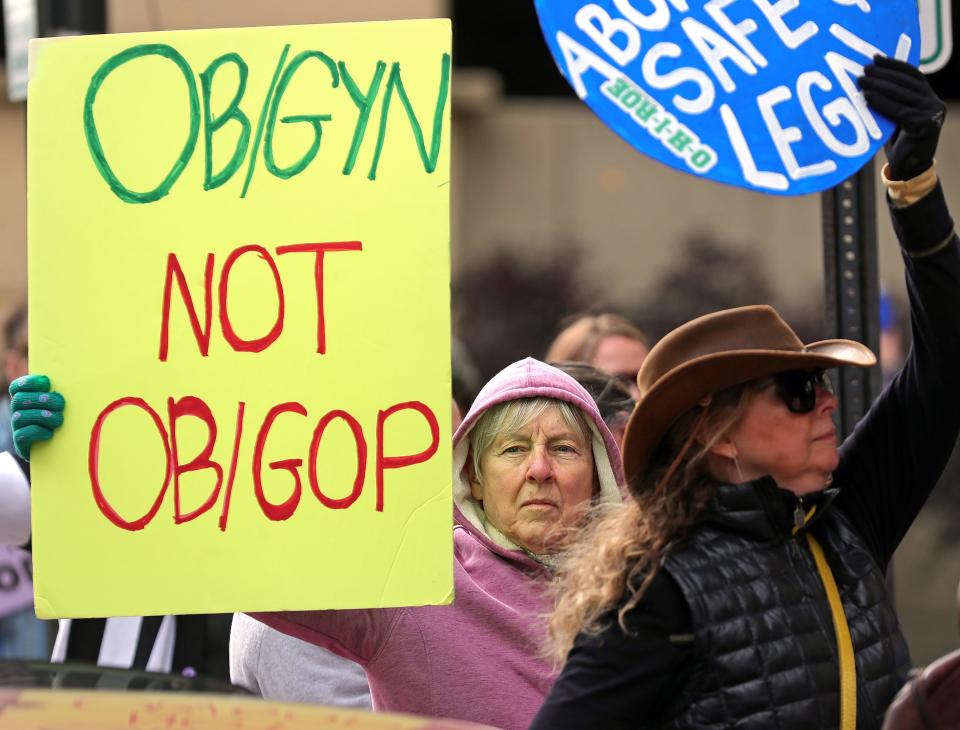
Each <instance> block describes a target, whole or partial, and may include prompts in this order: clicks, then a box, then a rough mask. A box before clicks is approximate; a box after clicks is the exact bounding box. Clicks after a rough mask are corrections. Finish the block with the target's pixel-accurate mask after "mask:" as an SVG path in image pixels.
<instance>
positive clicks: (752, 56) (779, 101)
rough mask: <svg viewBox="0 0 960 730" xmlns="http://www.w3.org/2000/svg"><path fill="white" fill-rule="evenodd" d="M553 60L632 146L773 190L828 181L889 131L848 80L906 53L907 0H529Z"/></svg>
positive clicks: (801, 189) (911, 47) (911, 21)
mask: <svg viewBox="0 0 960 730" xmlns="http://www.w3.org/2000/svg"><path fill="white" fill-rule="evenodd" d="M536 5H537V12H538V14H539V16H540V25H541V27H542V29H543V33H544V36H545V37H546V40H547V43H548V45H549V46H550V50H551V52H552V53H553V56H554V59H555V60H556V62H557V65H558V66H559V67H560V71H561V72H562V73H563V75H564V76H565V77H566V78H567V80H568V81H569V82H570V85H571V86H572V87H573V88H574V90H575V91H576V92H577V95H578V96H580V98H581V99H583V100H584V101H585V102H586V103H587V104H588V105H589V106H590V108H591V109H593V111H594V112H595V113H596V114H597V115H598V116H599V117H600V118H601V119H602V120H603V121H604V123H606V124H607V125H608V126H609V127H611V128H612V129H614V130H615V131H616V132H617V133H618V134H620V136H622V137H623V138H624V139H626V140H627V141H628V142H630V143H631V144H632V145H633V146H634V147H636V148H637V149H638V150H639V151H641V152H643V153H644V154H646V155H649V156H650V157H654V158H656V159H657V160H660V161H661V162H664V163H666V164H668V165H670V166H671V167H675V168H677V169H680V170H683V171H685V172H689V173H691V174H693V175H697V176H700V177H705V178H709V179H711V180H716V181H718V182H723V183H727V184H729V185H736V186H739V187H746V188H751V189H754V190H761V191H764V192H768V193H776V194H780V195H801V194H804V193H811V192H817V191H819V190H824V189H826V188H829V187H832V186H834V185H836V184H837V183H839V182H841V181H843V180H845V179H846V178H848V177H850V176H851V175H852V174H854V173H855V172H856V171H857V170H859V169H860V168H861V167H862V166H863V165H864V164H865V163H866V162H867V161H868V160H869V159H870V158H871V157H873V155H875V154H876V153H877V151H878V150H879V149H880V147H881V146H882V145H883V143H884V142H885V141H886V139H887V138H888V137H889V135H890V134H891V132H892V131H893V125H892V123H891V122H890V121H888V120H886V119H884V118H883V117H881V116H879V115H876V114H874V113H873V112H872V111H871V110H870V108H869V107H868V106H867V104H866V101H865V100H864V98H863V95H862V94H861V93H860V90H859V88H858V86H857V81H856V79H857V77H858V76H859V75H861V74H862V73H863V66H864V64H866V63H869V62H870V61H871V59H872V58H873V56H874V55H876V54H883V55H886V56H894V57H896V58H899V59H903V60H907V61H909V62H910V63H913V64H916V63H917V62H918V60H919V57H920V43H919V33H920V31H919V21H918V12H917V4H916V2H915V0H884V1H883V2H882V3H881V2H878V0H707V2H702V3H691V2H688V1H687V0H597V1H596V2H584V1H583V0H536Z"/></svg>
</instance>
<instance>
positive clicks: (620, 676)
mask: <svg viewBox="0 0 960 730" xmlns="http://www.w3.org/2000/svg"><path fill="white" fill-rule="evenodd" d="M626 624H627V631H626V632H625V631H624V630H623V629H622V628H621V627H620V624H619V623H618V622H617V612H616V611H613V612H611V613H610V614H609V615H607V616H606V617H605V619H604V622H603V625H604V627H605V628H604V630H603V631H602V632H601V633H600V634H598V635H595V636H589V635H584V634H581V635H580V636H579V637H578V638H577V641H576V643H575V644H574V647H573V649H572V650H571V652H570V656H569V658H568V659H567V663H566V665H565V666H564V668H563V671H562V672H561V674H560V677H559V678H558V679H557V681H556V683H555V684H554V686H553V689H552V690H551V692H550V694H549V695H548V696H547V699H546V702H545V703H544V705H543V707H541V708H540V711H539V712H538V713H537V716H536V717H535V718H534V721H533V724H532V725H531V729H532V730H548V729H550V730H563V729H564V728H570V729H571V730H573V729H574V728H587V727H597V728H605V729H606V728H610V729H611V730H615V729H616V728H641V727H646V726H648V725H650V726H653V725H655V724H656V719H657V718H658V716H659V715H660V714H661V713H662V712H663V710H664V709H666V707H667V706H668V705H669V704H670V702H671V701H672V700H673V699H674V698H675V697H676V696H677V695H678V694H679V692H680V690H681V689H683V686H684V684H685V683H686V680H687V678H688V677H689V675H690V672H691V670H692V666H693V634H692V631H693V629H692V619H691V616H690V609H689V608H688V606H687V602H686V600H685V599H684V597H683V594H682V593H681V592H680V587H679V586H678V585H677V584H676V581H674V580H673V578H671V577H670V575H669V574H668V573H667V572H666V571H663V570H661V571H660V572H658V573H657V575H656V576H655V577H654V579H653V581H652V582H651V584H650V587H649V589H648V591H647V593H645V594H644V596H643V598H642V599H641V600H640V602H639V603H638V604H637V606H636V607H635V608H634V609H633V610H632V611H630V612H629V613H628V614H627V616H626Z"/></svg>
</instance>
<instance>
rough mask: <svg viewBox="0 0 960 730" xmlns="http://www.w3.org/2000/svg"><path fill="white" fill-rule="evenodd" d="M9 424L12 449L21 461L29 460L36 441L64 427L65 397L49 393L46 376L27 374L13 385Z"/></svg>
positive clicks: (50, 435)
mask: <svg viewBox="0 0 960 730" xmlns="http://www.w3.org/2000/svg"><path fill="white" fill-rule="evenodd" d="M10 396H11V397H10V411H11V413H10V425H11V427H12V430H13V448H14V450H16V452H17V454H19V456H20V458H22V459H29V458H30V449H31V447H32V446H33V445H34V444H35V443H36V442H37V441H48V440H49V439H51V438H53V431H54V429H56V428H58V427H59V426H60V425H61V424H63V409H64V408H65V407H66V401H65V400H64V397H63V396H62V395H60V393H57V392H51V391H50V378H48V377H47V376H46V375H24V376H23V377H22V378H17V379H16V380H14V381H13V382H12V383H10Z"/></svg>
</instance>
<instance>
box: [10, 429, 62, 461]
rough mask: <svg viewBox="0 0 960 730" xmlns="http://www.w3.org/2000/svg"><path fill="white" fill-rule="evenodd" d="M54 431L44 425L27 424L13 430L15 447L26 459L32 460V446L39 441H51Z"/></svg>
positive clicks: (22, 457)
mask: <svg viewBox="0 0 960 730" xmlns="http://www.w3.org/2000/svg"><path fill="white" fill-rule="evenodd" d="M51 438H53V431H51V430H50V429H49V428H44V427H43V426H25V427H24V428H21V429H17V430H16V431H14V432H13V448H14V449H15V450H16V452H17V454H18V455H19V456H20V458H21V459H23V460H24V461H29V460H30V448H31V447H32V446H33V445H34V444H35V443H36V442H37V441H49V440H50V439H51Z"/></svg>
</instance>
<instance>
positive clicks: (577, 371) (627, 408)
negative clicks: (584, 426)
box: [549, 362, 636, 444]
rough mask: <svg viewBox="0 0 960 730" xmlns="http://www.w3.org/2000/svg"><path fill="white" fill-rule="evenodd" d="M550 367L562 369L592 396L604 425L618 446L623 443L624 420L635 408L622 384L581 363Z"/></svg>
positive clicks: (565, 363)
mask: <svg viewBox="0 0 960 730" xmlns="http://www.w3.org/2000/svg"><path fill="white" fill-rule="evenodd" d="M549 364H550V365H553V367H555V368H557V369H558V370H562V371H563V372H565V373H566V374H567V375H569V376H570V377H571V378H573V379H574V380H576V381H577V382H578V383H580V385H582V386H583V387H584V389H585V390H586V391H587V392H588V393H589V394H590V395H591V397H593V400H594V401H595V402H596V404H597V408H598V409H599V410H600V417H601V418H602V419H603V422H604V423H605V424H607V428H609V429H610V432H611V433H612V434H613V437H614V438H615V439H616V440H617V443H618V444H622V443H623V432H624V430H625V429H626V427H627V419H629V418H630V413H631V412H632V411H633V407H634V406H635V405H636V401H634V400H633V398H632V397H631V395H630V391H629V390H627V388H626V386H625V385H624V384H623V381H622V380H621V379H620V378H618V377H616V376H614V375H611V374H610V373H608V372H607V371H606V370H601V369H600V368H595V367H594V366H593V365H588V364H586V363H583V362H551V363H549Z"/></svg>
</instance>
